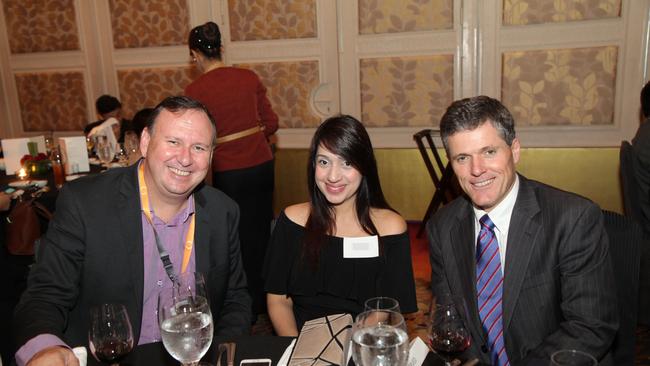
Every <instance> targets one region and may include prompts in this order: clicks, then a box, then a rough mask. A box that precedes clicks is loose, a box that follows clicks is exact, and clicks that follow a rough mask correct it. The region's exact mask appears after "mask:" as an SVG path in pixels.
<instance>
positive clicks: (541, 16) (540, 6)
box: [503, 0, 621, 25]
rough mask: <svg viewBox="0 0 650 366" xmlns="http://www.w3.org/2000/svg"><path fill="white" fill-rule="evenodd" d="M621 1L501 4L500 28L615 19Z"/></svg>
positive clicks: (531, 0)
mask: <svg viewBox="0 0 650 366" xmlns="http://www.w3.org/2000/svg"><path fill="white" fill-rule="evenodd" d="M620 14H621V0H503V24H504V25H526V24H540V23H559V22H571V21H578V20H592V19H605V18H614V17H618V16H620Z"/></svg>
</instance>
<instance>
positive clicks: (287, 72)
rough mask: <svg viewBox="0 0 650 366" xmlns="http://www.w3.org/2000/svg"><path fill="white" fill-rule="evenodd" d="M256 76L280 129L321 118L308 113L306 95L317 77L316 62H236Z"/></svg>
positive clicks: (311, 123)
mask: <svg viewBox="0 0 650 366" xmlns="http://www.w3.org/2000/svg"><path fill="white" fill-rule="evenodd" d="M236 66H238V67H245V68H248V69H251V70H253V71H255V73H257V75H259V77H260V80H262V83H263V84H264V86H266V89H267V91H266V94H267V96H268V98H269V100H270V101H271V105H272V106H273V110H274V111H275V113H277V115H278V117H279V119H280V128H307V127H316V126H318V124H319V123H320V118H318V117H317V116H316V115H314V114H313V113H312V112H311V108H310V106H309V97H310V95H311V92H312V90H314V89H315V88H316V87H318V85H319V83H320V78H319V76H318V75H319V74H318V62H317V61H298V62H268V63H259V64H238V65H236Z"/></svg>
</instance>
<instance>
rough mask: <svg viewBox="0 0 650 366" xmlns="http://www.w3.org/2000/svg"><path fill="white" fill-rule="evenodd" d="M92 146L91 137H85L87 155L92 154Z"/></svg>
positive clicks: (93, 143)
mask: <svg viewBox="0 0 650 366" xmlns="http://www.w3.org/2000/svg"><path fill="white" fill-rule="evenodd" d="M93 147H95V141H94V140H93V138H92V137H86V150H88V157H91V156H92V155H93Z"/></svg>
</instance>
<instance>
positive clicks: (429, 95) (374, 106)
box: [360, 55, 454, 127]
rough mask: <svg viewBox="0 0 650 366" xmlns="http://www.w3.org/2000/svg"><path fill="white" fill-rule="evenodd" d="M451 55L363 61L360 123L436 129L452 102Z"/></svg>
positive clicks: (452, 60) (452, 67)
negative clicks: (434, 127) (432, 127)
mask: <svg viewBox="0 0 650 366" xmlns="http://www.w3.org/2000/svg"><path fill="white" fill-rule="evenodd" d="M453 69H454V58H453V55H437V56H418V57H391V58H374V59H362V60H361V61H360V73H361V75H360V78H361V119H362V120H363V123H364V124H365V125H366V126H369V127H402V126H437V125H438V122H439V120H440V117H441V116H442V114H443V113H444V112H445V110H446V108H447V106H448V105H449V104H450V103H451V102H452V101H453V95H454V90H453V86H454V80H453Z"/></svg>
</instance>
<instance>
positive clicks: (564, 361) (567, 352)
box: [551, 349, 598, 366]
mask: <svg viewBox="0 0 650 366" xmlns="http://www.w3.org/2000/svg"><path fill="white" fill-rule="evenodd" d="M551 365H552V366H596V365H598V361H596V359H595V358H594V357H593V356H591V355H590V354H588V353H586V352H582V351H578V350H575V349H563V350H559V351H557V352H555V353H553V354H552V355H551Z"/></svg>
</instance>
